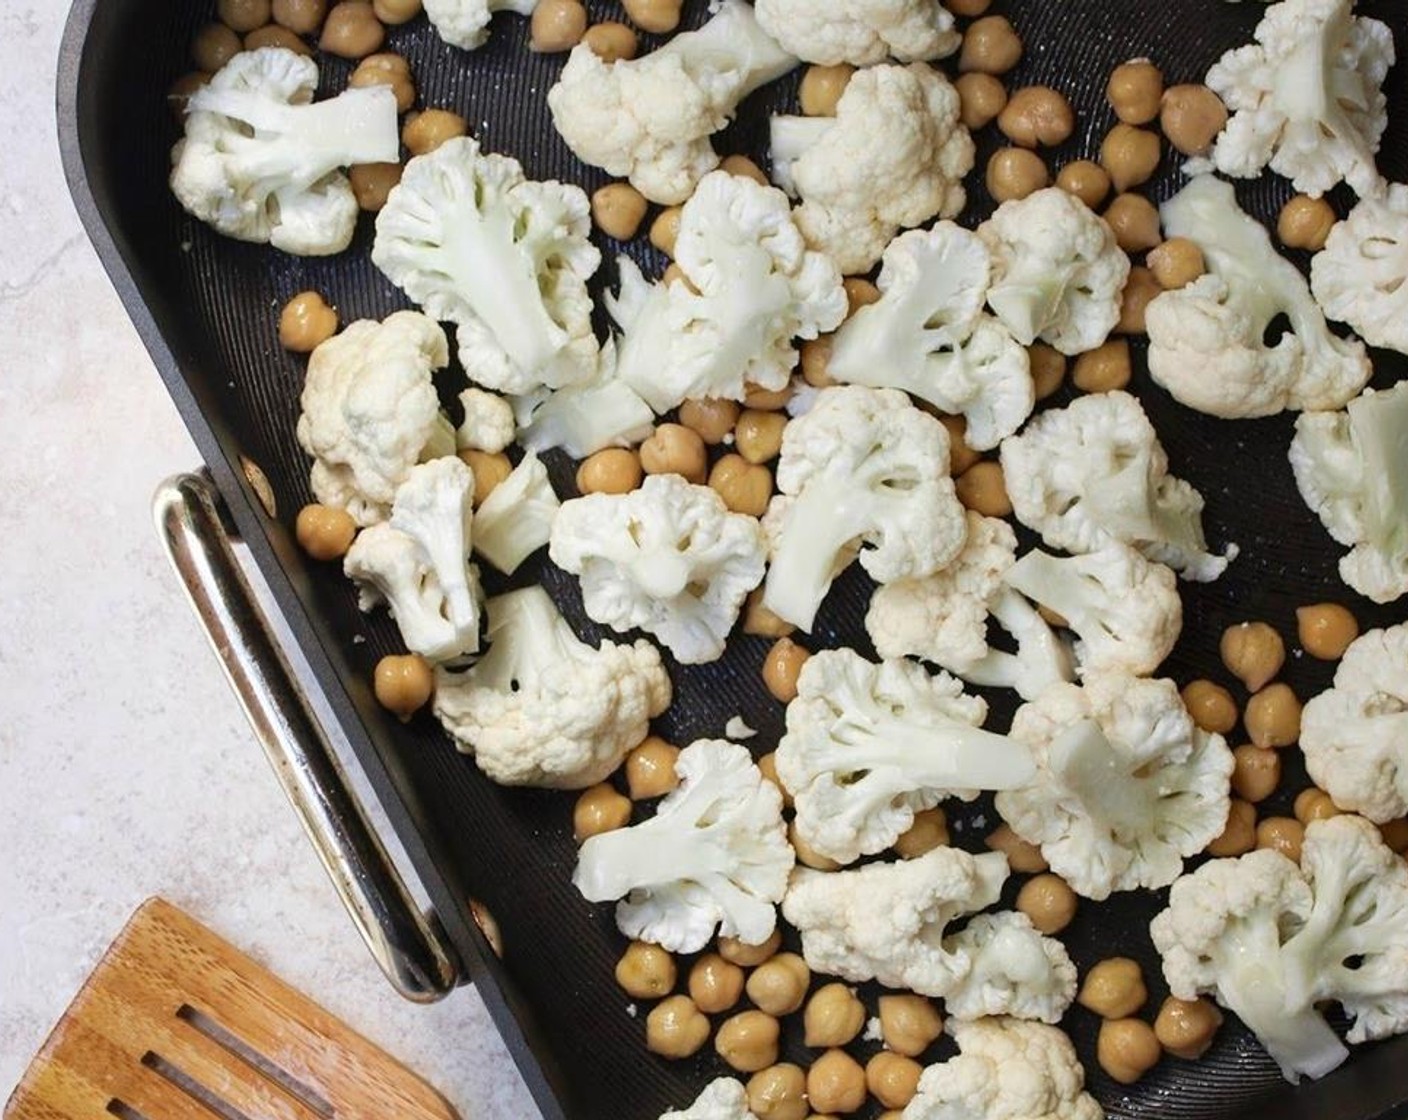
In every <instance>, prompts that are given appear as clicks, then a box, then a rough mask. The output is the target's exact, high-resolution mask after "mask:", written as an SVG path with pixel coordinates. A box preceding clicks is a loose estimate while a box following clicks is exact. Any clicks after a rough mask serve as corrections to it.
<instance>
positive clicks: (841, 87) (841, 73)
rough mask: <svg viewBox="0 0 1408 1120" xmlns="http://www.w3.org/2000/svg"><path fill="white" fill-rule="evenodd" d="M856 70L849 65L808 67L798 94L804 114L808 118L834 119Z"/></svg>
mask: <svg viewBox="0 0 1408 1120" xmlns="http://www.w3.org/2000/svg"><path fill="white" fill-rule="evenodd" d="M855 72H856V68H855V67H854V66H851V65H849V64H847V63H844V62H842V63H840V64H838V65H836V66H808V67H807V69H806V72H805V73H803V74H802V86H801V89H800V91H799V93H798V96H799V98H800V100H801V106H802V113H803V115H805V116H808V117H834V116H835V115H836V104H837V102H839V101H840V100H841V95H842V94H843V93H845V92H846V86H848V85H849V84H850V81H851V76H852V75H853V74H854V73H855Z"/></svg>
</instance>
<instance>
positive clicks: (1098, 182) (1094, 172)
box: [1056, 159, 1110, 210]
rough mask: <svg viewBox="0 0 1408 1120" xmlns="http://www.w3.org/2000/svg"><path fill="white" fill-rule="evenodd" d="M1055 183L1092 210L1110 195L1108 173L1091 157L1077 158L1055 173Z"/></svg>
mask: <svg viewBox="0 0 1408 1120" xmlns="http://www.w3.org/2000/svg"><path fill="white" fill-rule="evenodd" d="M1056 185H1057V186H1058V187H1060V188H1061V189H1062V190H1063V191H1065V192H1066V193H1067V194H1073V195H1075V196H1076V197H1077V198H1078V199H1080V200H1081V201H1082V202H1083V203H1085V204H1086V205H1087V206H1089V207H1090V208H1091V209H1092V210H1094V209H1095V208H1096V207H1097V206H1099V205H1100V204H1101V203H1102V202H1104V201H1105V199H1107V198H1108V197H1109V196H1110V173H1109V172H1108V171H1106V170H1105V169H1104V168H1103V167H1101V166H1100V165H1099V164H1098V163H1096V162H1095V161H1094V160H1093V159H1078V160H1076V161H1074V162H1073V163H1068V164H1066V166H1065V167H1063V168H1061V170H1060V171H1058V172H1057V173H1056Z"/></svg>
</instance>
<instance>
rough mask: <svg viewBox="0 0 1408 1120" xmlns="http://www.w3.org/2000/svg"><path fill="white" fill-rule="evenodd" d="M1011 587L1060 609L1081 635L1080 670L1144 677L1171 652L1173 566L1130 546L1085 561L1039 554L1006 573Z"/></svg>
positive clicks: (1179, 624) (1177, 603)
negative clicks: (1143, 554)
mask: <svg viewBox="0 0 1408 1120" xmlns="http://www.w3.org/2000/svg"><path fill="white" fill-rule="evenodd" d="M1004 580H1005V582H1006V584H1007V586H1008V587H1011V588H1014V589H1015V590H1017V591H1020V592H1021V593H1022V594H1023V595H1025V596H1026V597H1027V598H1028V599H1031V600H1032V601H1033V602H1036V603H1039V604H1041V606H1043V607H1046V608H1047V609H1048V610H1052V611H1055V612H1056V613H1057V614H1058V615H1060V616H1061V617H1062V618H1063V619H1064V620H1065V628H1066V629H1068V630H1072V631H1074V632H1075V634H1076V639H1077V640H1076V649H1075V652H1076V660H1077V662H1078V664H1079V668H1080V672H1081V673H1082V674H1083V675H1084V674H1089V673H1104V672H1120V673H1127V674H1128V675H1130V676H1134V677H1142V676H1146V675H1147V674H1149V673H1152V672H1154V670H1156V669H1157V668H1158V667H1159V666H1160V665H1161V664H1163V661H1164V658H1166V657H1167V656H1168V655H1169V654H1170V653H1172V652H1173V647H1174V645H1175V644H1176V643H1177V642H1178V635H1179V632H1180V631H1181V630H1182V629H1183V601H1182V600H1181V599H1180V598H1179V597H1178V579H1177V577H1176V576H1174V574H1173V571H1172V569H1170V568H1168V567H1166V566H1164V565H1163V564H1155V563H1152V562H1150V561H1148V560H1145V559H1144V557H1143V556H1142V555H1141V554H1140V552H1139V550H1138V549H1135V548H1131V547H1130V546H1129V545H1127V544H1121V543H1118V542H1116V543H1111V544H1108V545H1106V546H1105V547H1104V548H1099V549H1096V550H1095V551H1094V552H1089V553H1086V554H1085V555H1083V556H1071V557H1056V556H1052V555H1051V554H1050V553H1047V552H1042V551H1041V550H1040V549H1033V550H1032V551H1031V552H1028V553H1027V554H1026V555H1025V556H1023V557H1022V558H1021V559H1020V560H1018V561H1017V562H1016V563H1015V564H1013V565H1012V567H1010V568H1009V569H1008V570H1007V574H1006V576H1005V577H1004Z"/></svg>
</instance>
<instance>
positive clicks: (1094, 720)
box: [997, 673, 1232, 900]
mask: <svg viewBox="0 0 1408 1120" xmlns="http://www.w3.org/2000/svg"><path fill="white" fill-rule="evenodd" d="M1010 734H1011V737H1012V738H1013V739H1016V740H1017V741H1018V742H1022V743H1026V744H1027V745H1028V746H1030V747H1031V749H1032V754H1033V757H1034V758H1035V759H1036V763H1037V778H1036V780H1035V781H1033V782H1032V783H1031V784H1029V785H1028V786H1026V787H1025V788H1023V789H1019V790H1011V791H1008V792H1005V793H999V794H998V795H997V811H998V812H999V813H1001V814H1002V817H1003V819H1004V820H1006V821H1007V823H1008V824H1010V825H1011V826H1012V829H1013V831H1014V832H1016V833H1017V834H1018V835H1019V836H1021V837H1022V838H1023V839H1025V840H1027V841H1028V842H1030V843H1033V844H1036V845H1037V846H1038V847H1040V848H1041V853H1042V855H1043V856H1045V857H1046V861H1047V862H1048V863H1049V864H1050V865H1051V869H1052V870H1053V871H1054V872H1056V873H1057V874H1058V875H1060V876H1062V877H1063V878H1064V879H1065V880H1066V881H1067V882H1068V883H1070V885H1071V887H1072V889H1073V890H1075V891H1076V893H1077V894H1080V895H1083V896H1085V897H1086V898H1093V899H1097V900H1098V899H1104V898H1107V897H1108V896H1109V895H1110V894H1111V893H1113V892H1115V891H1129V890H1136V889H1138V888H1140V887H1148V888H1151V889H1157V888H1158V887H1166V886H1168V884H1169V883H1171V882H1173V881H1174V879H1176V878H1177V877H1178V876H1179V874H1181V873H1182V871H1183V861H1184V859H1185V858H1187V857H1188V856H1192V855H1195V854H1196V853H1198V852H1200V851H1202V849H1203V848H1205V847H1206V846H1207V845H1208V844H1209V843H1211V842H1212V841H1213V840H1215V839H1216V838H1217V837H1218V836H1219V835H1220V834H1221V832H1222V830H1223V828H1224V826H1225V825H1226V823H1227V813H1228V808H1229V805H1230V799H1229V796H1228V781H1229V779H1230V778H1231V776H1232V752H1231V751H1230V750H1228V749H1227V744H1226V742H1224V741H1223V739H1222V736H1220V735H1215V734H1211V733H1209V732H1206V731H1203V730H1202V729H1201V728H1199V727H1197V726H1196V725H1195V724H1194V723H1193V720H1192V718H1191V717H1190V716H1189V715H1188V710H1187V709H1186V708H1185V707H1184V706H1183V701H1182V699H1181V698H1180V697H1179V694H1178V687H1177V686H1176V685H1175V684H1174V683H1173V682H1172V681H1169V680H1148V679H1144V678H1136V677H1128V676H1124V675H1122V674H1114V673H1110V674H1092V675H1090V676H1089V677H1088V678H1087V679H1086V681H1085V684H1084V686H1083V687H1078V686H1076V685H1070V684H1058V685H1054V686H1052V687H1051V688H1049V689H1047V690H1046V691H1045V692H1043V693H1042V694H1041V696H1039V697H1038V698H1037V699H1036V700H1035V701H1032V702H1031V703H1028V704H1024V705H1023V706H1022V707H1021V708H1019V709H1018V710H1017V715H1016V716H1015V717H1014V719H1013V721H1012V730H1011V733H1010Z"/></svg>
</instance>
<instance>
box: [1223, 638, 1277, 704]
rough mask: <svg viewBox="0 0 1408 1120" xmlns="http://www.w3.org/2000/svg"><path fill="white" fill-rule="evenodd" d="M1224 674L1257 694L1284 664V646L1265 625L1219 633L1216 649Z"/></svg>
mask: <svg viewBox="0 0 1408 1120" xmlns="http://www.w3.org/2000/svg"><path fill="white" fill-rule="evenodd" d="M1219 651H1220V652H1221V654H1222V663H1223V664H1224V665H1226V666H1227V671H1228V672H1229V673H1231V674H1232V675H1233V676H1234V677H1236V678H1237V679H1238V680H1240V681H1241V682H1242V683H1243V684H1244V685H1246V686H1247V691H1248V692H1256V691H1257V690H1258V689H1259V688H1262V687H1264V686H1265V685H1267V684H1268V683H1270V682H1271V681H1272V680H1274V679H1275V678H1276V674H1277V673H1279V672H1280V671H1281V666H1282V665H1284V664H1285V663H1286V644H1285V643H1284V642H1283V641H1281V635H1280V634H1278V633H1276V631H1275V630H1273V629H1272V628H1271V627H1270V626H1268V625H1267V624H1266V623H1264V622H1240V623H1238V624H1237V625H1235V626H1229V627H1228V628H1227V629H1226V630H1224V631H1223V632H1222V642H1221V644H1220V646H1219Z"/></svg>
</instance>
